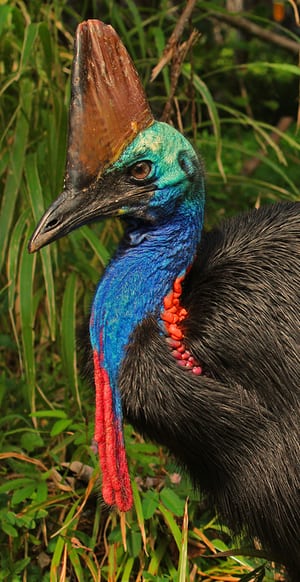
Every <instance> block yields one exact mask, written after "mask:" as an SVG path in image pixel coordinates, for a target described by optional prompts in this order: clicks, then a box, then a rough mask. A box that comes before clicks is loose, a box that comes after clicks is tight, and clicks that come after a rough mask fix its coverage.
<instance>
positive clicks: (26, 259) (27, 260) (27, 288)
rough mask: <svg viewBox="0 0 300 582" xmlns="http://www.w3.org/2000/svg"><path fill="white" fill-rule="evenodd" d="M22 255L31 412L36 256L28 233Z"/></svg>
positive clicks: (24, 339) (23, 330) (22, 313)
mask: <svg viewBox="0 0 300 582" xmlns="http://www.w3.org/2000/svg"><path fill="white" fill-rule="evenodd" d="M26 235H27V236H26V237H25V240H24V242H23V247H22V250H21V255H20V277H19V299H20V325H21V337H22V345H23V354H24V358H23V364H24V370H25V376H26V381H27V394H26V397H27V401H28V403H29V405H30V409H31V412H34V411H35V400H34V398H35V354H34V319H35V311H36V302H35V301H34V295H33V279H34V271H35V263H36V256H35V255H29V253H28V251H27V240H28V236H29V232H28V231H27V233H26Z"/></svg>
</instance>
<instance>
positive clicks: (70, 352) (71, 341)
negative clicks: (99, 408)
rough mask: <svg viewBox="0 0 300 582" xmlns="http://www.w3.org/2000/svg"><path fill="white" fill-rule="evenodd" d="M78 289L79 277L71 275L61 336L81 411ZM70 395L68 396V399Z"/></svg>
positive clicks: (68, 370)
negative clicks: (78, 358) (76, 328)
mask: <svg viewBox="0 0 300 582" xmlns="http://www.w3.org/2000/svg"><path fill="white" fill-rule="evenodd" d="M76 287H77V275H76V273H71V275H69V277H68V279H67V284H66V288H65V292H64V297H63V304H62V318H61V321H62V323H61V334H62V351H63V361H64V366H65V368H66V374H67V376H68V378H69V380H70V384H71V389H72V391H73V394H74V397H75V398H76V400H77V403H78V406H79V409H80V410H81V400H80V395H79V389H78V374H77V357H76V353H77V349H76V334H75V321H76V313H75V309H76ZM68 397H69V395H68V394H66V398H68Z"/></svg>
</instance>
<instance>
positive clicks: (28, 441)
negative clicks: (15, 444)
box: [21, 430, 44, 453]
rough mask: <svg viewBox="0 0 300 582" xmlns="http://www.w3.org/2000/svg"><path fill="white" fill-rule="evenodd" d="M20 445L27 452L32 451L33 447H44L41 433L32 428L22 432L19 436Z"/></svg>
mask: <svg viewBox="0 0 300 582" xmlns="http://www.w3.org/2000/svg"><path fill="white" fill-rule="evenodd" d="M21 447H22V449H25V451H27V452H28V453H32V451H34V450H35V449H38V448H41V447H44V441H43V439H42V437H41V435H40V434H39V433H38V432H36V431H34V430H32V431H28V432H24V433H23V434H22V436H21Z"/></svg>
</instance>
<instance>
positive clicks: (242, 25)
mask: <svg viewBox="0 0 300 582" xmlns="http://www.w3.org/2000/svg"><path fill="white" fill-rule="evenodd" d="M208 17H212V18H216V19H217V20H220V21H221V22H226V24H229V25H230V26H233V27H234V28H238V29H239V30H245V31H246V32H248V33H249V34H252V35H253V36H256V37H258V38H260V39H261V40H265V41H266V42H269V43H272V44H276V45H277V46H280V47H282V48H285V49H287V50H289V51H291V52H293V53H296V54H299V52H300V42H297V41H295V40H291V39H290V38H286V37H285V36H281V35H280V34H277V33H276V32H272V31H271V30H268V29H266V28H262V26H258V24H255V23H254V22H251V21H250V20H247V18H244V17H243V16H233V15H232V14H228V13H226V12H222V13H220V12H217V11H215V10H210V11H209V13H208Z"/></svg>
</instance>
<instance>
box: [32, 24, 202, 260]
mask: <svg viewBox="0 0 300 582" xmlns="http://www.w3.org/2000/svg"><path fill="white" fill-rule="evenodd" d="M195 196H198V197H200V198H201V199H202V200H203V199H204V183H203V169H202V166H201V162H200V161H199V159H198V157H197V156H196V154H195V152H194V150H193V148H192V146H191V145H190V143H189V142H188V141H187V140H186V139H185V138H184V137H183V136H182V135H181V134H180V133H179V132H178V131H176V130H175V129H174V128H172V127H171V126H169V125H167V124H165V123H160V122H156V121H155V120H154V118H153V116H152V113H151V111H150V108H149V105H148V103H147V100H146V98H145V95H144V91H143V88H142V86H141V83H140V81H139V78H138V75H137V72H136V70H135V68H134V65H133V64H132V61H131V59H130V57H129V55H128V53H127V51H126V49H125V48H124V46H123V44H122V43H121V41H120V39H119V37H118V36H117V34H116V32H115V31H114V29H113V28H112V27H111V26H107V25H105V24H103V23H102V22H100V21H97V20H90V21H87V22H83V23H82V24H80V25H79V27H78V30H77V35H76V43H75V57H74V63H73V71H72V99H71V105H70V120H69V140H68V155H67V165H66V175H65V184H64V190H63V192H62V194H61V195H60V196H59V197H58V198H57V200H55V202H54V203H53V204H52V205H51V206H50V208H49V209H48V210H47V211H46V213H45V214H44V216H43V218H42V219H41V221H40V223H39V225H38V226H37V228H36V230H35V232H34V234H33V236H32V238H31V241H30V243H29V250H30V252H34V251H36V250H38V249H39V248H41V247H42V246H44V245H46V244H48V243H49V242H52V241H53V240H56V239H57V238H60V237H61V236H63V235H65V234H67V233H68V232H70V231H72V230H74V229H75V228H77V227H79V226H81V225H83V224H86V223H89V222H92V221H95V220H98V219H101V218H105V217H108V216H122V217H123V218H125V219H126V217H133V218H135V219H141V220H143V221H146V222H149V223H151V224H156V223H159V222H161V221H165V220H168V219H169V218H170V216H172V214H173V213H174V212H175V210H176V207H177V206H178V205H179V204H180V203H181V202H182V201H183V200H184V201H185V203H186V204H187V208H188V204H189V199H192V198H194V197H195Z"/></svg>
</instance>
